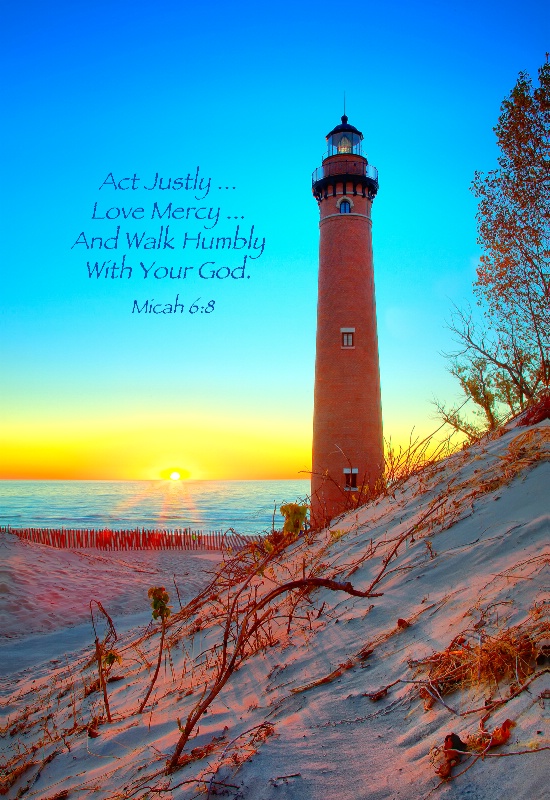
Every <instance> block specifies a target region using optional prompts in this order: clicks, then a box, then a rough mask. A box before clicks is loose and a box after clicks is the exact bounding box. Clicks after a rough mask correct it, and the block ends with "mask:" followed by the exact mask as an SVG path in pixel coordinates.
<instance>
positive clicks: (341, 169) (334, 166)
mask: <svg viewBox="0 0 550 800" xmlns="http://www.w3.org/2000/svg"><path fill="white" fill-rule="evenodd" d="M336 175H361V177H364V178H370V180H372V181H375V182H376V183H378V170H377V169H376V167H373V166H372V164H365V162H364V161H355V160H354V161H351V160H349V161H348V160H347V159H346V161H329V162H328V163H327V164H323V166H322V167H317V169H315V170H314V171H313V173H312V175H311V183H312V185H314V184H316V183H318V181H320V180H322V179H323V178H328V177H332V176H336Z"/></svg>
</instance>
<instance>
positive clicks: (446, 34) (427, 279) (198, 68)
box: [0, 0, 549, 478]
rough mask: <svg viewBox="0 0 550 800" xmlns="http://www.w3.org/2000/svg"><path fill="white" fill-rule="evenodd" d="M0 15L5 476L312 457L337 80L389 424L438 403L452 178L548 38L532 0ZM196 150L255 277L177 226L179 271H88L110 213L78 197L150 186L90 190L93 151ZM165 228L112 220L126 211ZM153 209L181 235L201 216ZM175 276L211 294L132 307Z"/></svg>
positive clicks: (396, 429) (157, 154) (492, 161)
mask: <svg viewBox="0 0 550 800" xmlns="http://www.w3.org/2000/svg"><path fill="white" fill-rule="evenodd" d="M5 17H6V18H7V19H6V25H5V34H4V35H5V42H4V44H3V48H2V49H3V53H2V60H3V61H4V65H3V66H4V70H5V73H7V74H8V76H9V81H8V86H7V88H6V91H5V97H4V108H5V110H7V112H8V116H7V119H8V125H7V126H6V129H5V130H4V148H5V153H6V154H7V159H6V163H5V165H4V167H3V186H4V192H3V198H2V208H1V213H2V222H3V225H2V228H3V235H2V254H3V258H2V262H3V267H2V273H3V277H2V286H3V290H2V296H3V302H2V306H1V311H0V326H1V338H2V342H3V351H4V352H3V353H2V367H1V375H2V377H1V378H0V381H1V383H2V384H3V385H2V392H1V395H2V399H1V400H0V412H1V418H0V428H1V427H4V430H3V431H0V441H3V442H4V447H3V452H4V456H3V462H2V463H1V464H0V475H2V476H4V477H105V478H109V477H121V478H123V477H127V478H134V477H135V478H139V477H156V475H157V473H158V471H159V470H160V469H161V468H165V467H166V466H167V465H168V463H170V464H172V463H174V464H178V465H180V466H182V467H183V468H186V469H187V468H190V471H191V473H192V475H194V476H195V477H241V478H246V477H250V478H254V477H296V476H297V474H298V470H300V469H307V468H308V467H309V463H308V458H309V448H310V441H311V415H312V397H313V393H312V389H313V370H314V358H315V353H314V347H315V313H316V311H315V310H316V280H317V274H316V270H317V247H318V210H317V207H316V203H315V202H314V200H313V198H312V196H311V188H310V187H311V173H312V171H313V170H314V169H315V168H316V167H317V166H319V165H320V163H321V160H322V156H323V152H324V144H325V142H324V137H325V135H326V133H327V132H328V131H329V130H330V129H331V128H332V127H333V126H334V125H335V124H337V123H338V122H339V118H340V115H341V113H342V105H343V93H344V90H345V92H346V98H347V101H346V105H347V113H348V116H349V119H350V122H352V123H353V124H354V125H356V126H357V127H358V128H359V129H360V130H362V131H363V133H364V137H365V138H364V149H365V150H366V153H367V156H368V158H369V161H370V162H371V163H372V164H374V165H375V166H376V167H377V168H378V170H379V175H380V191H379V194H378V196H377V198H376V201H375V204H374V209H373V241H374V260H375V280H376V293H377V307H378V328H379V345H380V364H381V379H382V400H383V415H384V427H385V433H386V435H387V436H390V435H391V436H392V438H393V439H394V440H395V439H397V440H400V439H403V438H405V437H408V434H409V432H410V430H411V429H412V428H413V426H415V429H416V430H417V431H419V432H420V433H427V432H428V431H429V430H430V429H432V428H433V427H435V425H436V423H435V422H434V420H433V418H432V414H433V412H432V409H431V406H430V400H431V399H432V397H433V396H434V395H436V396H438V397H440V398H442V399H446V400H448V401H452V400H453V399H454V398H456V397H458V396H459V392H458V390H457V386H456V385H455V382H454V380H453V379H452V378H451V377H450V376H448V375H447V373H446V371H445V361H444V359H443V358H442V357H441V355H440V353H441V351H444V350H449V349H452V342H451V341H450V338H449V333H448V332H447V331H446V329H445V320H448V319H449V316H450V309H451V307H452V303H453V302H454V303H457V304H459V305H460V304H462V305H463V304H464V303H465V302H467V301H468V300H471V284H472V281H473V279H474V277H475V266H476V263H477V259H478V258H479V255H480V252H479V249H478V247H477V244H476V227H475V212H476V204H475V200H474V198H473V196H472V195H471V193H470V192H469V185H470V183H471V180H472V178H473V174H474V171H475V170H483V171H487V170H489V169H491V168H493V167H494V166H496V157H497V155H498V153H497V149H496V145H495V138H494V134H493V132H492V128H493V126H494V125H495V124H496V121H497V118H498V114H499V108H500V104H501V102H502V100H503V99H504V97H505V96H507V95H508V94H509V92H510V90H511V89H512V87H513V85H514V83H515V81H516V78H517V74H518V72H519V71H520V70H525V71H528V72H530V73H531V75H532V77H533V78H534V79H535V78H536V71H537V68H538V66H539V65H540V64H541V63H542V62H543V60H544V58H545V52H546V50H547V49H548V37H547V36H546V37H545V36H544V34H545V32H547V31H548V29H549V25H548V22H549V19H548V17H549V13H548V7H547V5H546V4H544V3H542V2H531V1H530V0H528V1H527V2H525V3H523V4H521V6H518V5H517V4H513V3H510V2H498V3H497V2H492V1H491V2H478V3H473V2H465V3H461V4H448V3H436V2H425V3H415V4H409V3H404V2H396V3H393V4H390V5H386V6H385V7H384V8H382V7H381V4H375V3H363V4H356V5H354V4H335V3H326V2H321V3H288V2H281V3H277V4H268V5H267V7H264V8H262V7H260V6H259V5H256V4H251V3H250V4H248V3H236V4H233V5H228V4H222V3H218V2H213V3H209V4H207V5H206V6H204V7H202V9H199V8H198V6H196V5H191V4H186V3H176V2H163V1H162V0H161V2H159V3H157V4H156V5H155V6H154V7H153V6H152V5H151V4H148V3H136V2H132V3H130V2H110V3H107V2H94V3H86V2H84V3H78V4H73V3H68V2H57V3H56V2H54V3H49V4H48V5H47V6H45V5H44V4H42V3H36V2H30V3H25V4H21V5H19V6H17V7H16V6H15V4H12V6H11V7H10V8H7V9H6V10H5ZM545 39H546V40H545ZM197 166H199V167H200V171H201V175H204V176H208V177H210V178H211V180H212V183H211V190H210V192H209V194H208V196H207V197H206V198H204V201H202V205H203V206H206V207H212V208H220V209H221V217H222V219H220V222H219V224H218V225H217V226H216V229H215V231H214V233H215V234H216V235H219V236H228V235H231V234H232V233H234V231H235V225H236V224H237V222H238V224H239V225H240V226H242V227H241V232H244V231H245V232H249V231H250V228H251V226H252V225H254V230H255V235H256V236H258V237H260V239H263V238H264V237H265V250H264V252H263V253H262V255H261V257H260V258H257V259H256V260H255V261H254V262H253V263H252V264H250V263H249V267H250V272H249V274H250V279H248V280H247V279H244V280H241V281H237V280H232V279H230V280H225V281H222V280H217V279H215V280H211V281H206V280H201V279H199V278H198V277H197V274H196V273H197V270H198V266H199V262H198V261H196V258H195V257H196V256H197V254H196V253H192V252H191V251H190V250H188V249H187V250H186V251H185V252H184V253H183V256H182V251H181V248H180V249H179V250H178V251H176V252H174V253H171V252H166V253H165V252H163V251H162V252H161V253H160V254H159V253H157V252H156V251H155V253H154V254H153V256H154V257H157V256H158V258H157V264H166V265H168V266H178V265H181V264H184V265H193V266H194V269H195V272H194V273H192V274H191V273H190V278H189V280H188V281H186V282H183V281H180V282H179V284H178V286H177V287H174V286H173V285H172V284H174V283H176V281H171V282H170V284H171V285H167V284H166V282H164V283H163V282H162V281H160V280H157V281H156V283H154V284H153V285H151V282H147V281H145V280H144V279H143V278H139V277H138V276H137V275H136V272H134V274H133V276H132V279H131V280H118V281H113V280H111V281H103V282H102V281H101V280H99V281H98V280H95V279H90V278H89V277H88V275H87V268H86V264H87V261H88V259H90V258H91V257H92V255H93V257H94V258H93V260H94V262H95V259H96V256H97V258H99V257H100V255H102V253H100V252H99V251H97V250H95V251H93V253H92V251H86V250H85V248H83V247H81V246H76V247H74V246H73V247H72V249H71V246H72V245H74V243H75V241H76V240H77V238H78V236H79V234H80V233H81V232H82V231H85V232H86V234H87V235H97V236H105V237H106V236H110V235H112V233H113V232H114V230H116V225H117V224H119V223H118V222H109V223H108V222H102V221H99V220H92V219H91V216H92V210H93V206H94V203H96V202H97V203H98V207H100V208H103V207H104V204H105V207H106V208H111V207H119V208H120V207H122V206H124V207H125V208H126V210H128V207H132V208H134V207H139V206H140V205H141V206H143V207H147V208H149V206H150V205H151V204H152V202H153V201H155V200H158V201H159V202H160V201H161V200H164V196H165V193H163V194H162V196H161V195H160V193H154V192H146V191H145V190H143V189H141V188H140V189H137V190H136V191H132V190H130V191H125V192H122V191H118V190H116V191H115V190H114V189H109V187H104V188H103V189H101V190H100V189H99V187H100V185H101V184H102V183H103V182H104V181H105V178H106V177H107V176H108V174H110V173H112V174H113V175H114V176H116V177H117V180H118V179H120V178H122V177H127V176H132V175H134V174H136V175H138V176H139V177H140V178H141V179H142V184H143V183H145V185H147V181H150V180H152V178H153V177H154V175H155V174H156V173H157V172H158V173H159V174H160V175H163V176H172V177H177V176H184V177H185V176H186V175H187V174H188V173H190V172H192V173H193V174H194V172H195V170H196V168H197ZM142 184H140V185H142ZM220 186H221V187H225V186H230V187H233V186H235V187H236V188H235V189H232V188H230V189H228V190H226V189H225V188H222V189H218V187H220ZM173 195H174V196H173V197H170V200H174V202H175V201H176V200H177V204H178V205H181V206H186V207H189V206H194V205H195V201H194V200H193V202H191V197H190V193H189V192H187V191H183V192H181V191H180V192H179V193H175V192H174V193H173ZM180 195H184V197H180ZM138 201H139V205H138ZM166 202H168V201H166ZM228 216H230V217H234V216H238V217H243V219H242V220H240V219H239V220H238V221H237V222H236V221H235V220H227V217H228ZM223 217H225V219H223ZM160 224H162V223H160ZM158 227H159V224H157V223H156V222H153V221H150V220H149V221H146V223H140V222H138V221H136V220H130V221H128V220H125V221H123V223H122V224H121V230H122V234H124V232H125V231H126V230H128V231H140V232H144V231H147V235H155V233H156V229H157V228H158ZM171 230H172V232H173V233H175V235H176V239H177V241H178V243H179V241H180V239H181V237H182V236H183V235H184V232H185V231H187V232H188V234H189V235H194V236H196V235H197V232H198V231H199V230H202V229H201V228H200V227H199V226H198V223H194V225H192V226H187V225H186V223H184V222H182V221H174V222H173V223H172V224H171ZM203 233H207V232H206V231H203ZM111 255H112V253H109V254H107V256H108V257H109V256H111ZM117 255H118V256H119V257H121V256H122V251H119V252H118V253H117ZM149 255H150V252H148V253H147V257H149ZM130 256H132V258H134V261H132V263H133V264H134V266H135V268H136V271H137V270H138V269H139V261H140V259H139V258H135V257H134V254H133V253H130V252H127V257H128V261H130ZM209 258H210V256H209ZM212 258H214V257H213V256H212ZM151 260H154V258H152V259H151ZM239 263H242V256H241V253H237V252H231V253H227V254H226V253H225V252H224V253H217V254H216V268H218V267H219V266H223V265H226V264H227V265H229V266H230V267H231V269H234V267H235V266H237V265H238V264H239ZM177 292H179V295H180V302H181V301H182V298H183V301H184V302H185V303H187V305H188V306H189V305H190V304H191V303H192V302H193V301H194V300H195V299H197V298H199V297H200V298H201V299H200V301H199V306H200V305H202V306H203V307H205V306H206V304H207V303H208V301H210V300H213V301H214V311H213V312H212V313H209V314H207V315H206V314H204V313H202V314H201V313H200V312H199V313H198V314H196V315H189V314H188V313H186V314H184V315H182V316H181V317H176V316H155V317H153V316H151V315H149V316H143V315H136V314H132V313H131V309H132V307H133V301H134V300H135V299H138V300H139V301H140V302H142V301H143V300H144V299H146V298H148V297H154V298H155V300H158V301H159V302H160V301H162V302H166V303H168V302H172V301H173V298H174V297H175V295H176V293H177ZM165 462H166V463H165ZM189 465H190V466H189Z"/></svg>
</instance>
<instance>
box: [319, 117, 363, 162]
mask: <svg viewBox="0 0 550 800" xmlns="http://www.w3.org/2000/svg"><path fill="white" fill-rule="evenodd" d="M362 139H363V134H362V133H361V131H359V130H357V128H356V127H355V126H353V125H350V124H349V122H348V118H347V117H346V115H345V114H343V116H342V122H341V124H340V125H337V126H336V127H335V128H333V129H332V130H331V131H330V133H327V146H328V152H327V156H336V155H340V154H346V153H353V154H355V155H358V156H360V155H361V140H362Z"/></svg>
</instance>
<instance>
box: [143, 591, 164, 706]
mask: <svg viewBox="0 0 550 800" xmlns="http://www.w3.org/2000/svg"><path fill="white" fill-rule="evenodd" d="M147 597H148V598H149V599H150V600H151V608H152V609H153V619H158V618H159V617H160V623H161V631H160V646H159V657H158V660H157V666H156V669H155V674H154V675H153V680H152V681H151V685H150V686H149V690H148V692H147V694H146V695H145V697H144V698H143V700H142V702H141V705H140V707H139V709H138V714H141V712H142V711H143V709H144V708H145V705H146V703H147V700H149V695H150V694H151V692H152V691H153V686H154V685H155V682H156V680H157V677H158V674H159V670H160V662H161V661H162V648H163V645H164V635H165V633H166V620H167V619H168V617H169V616H170V614H171V613H172V609H171V607H170V606H169V605H168V602H169V600H170V597H169V596H168V592H167V591H166V589H165V588H164V586H151V588H150V589H149V591H148V592H147Z"/></svg>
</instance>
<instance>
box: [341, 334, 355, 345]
mask: <svg viewBox="0 0 550 800" xmlns="http://www.w3.org/2000/svg"><path fill="white" fill-rule="evenodd" d="M342 347H353V333H343V334H342Z"/></svg>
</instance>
